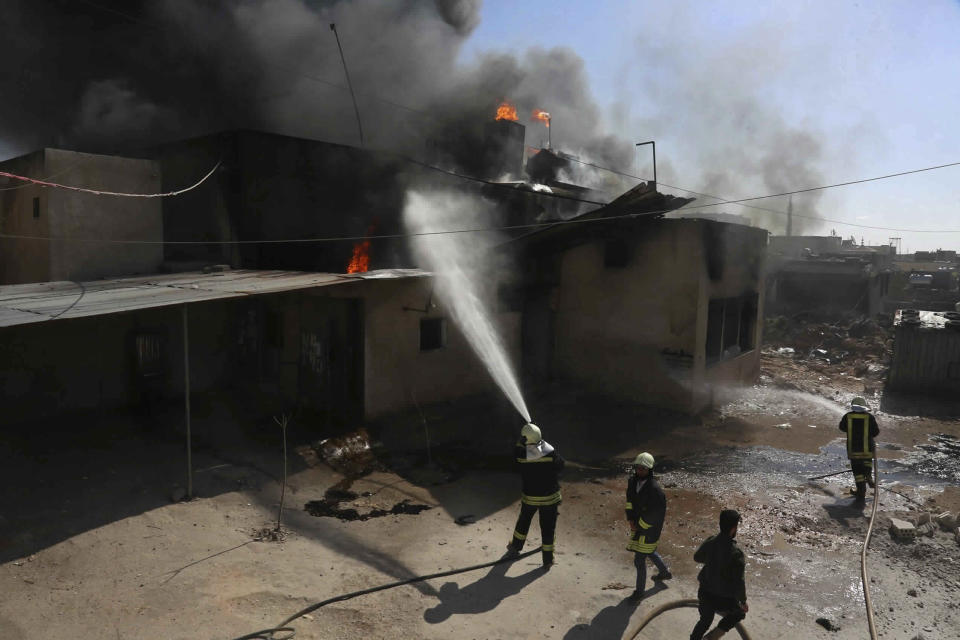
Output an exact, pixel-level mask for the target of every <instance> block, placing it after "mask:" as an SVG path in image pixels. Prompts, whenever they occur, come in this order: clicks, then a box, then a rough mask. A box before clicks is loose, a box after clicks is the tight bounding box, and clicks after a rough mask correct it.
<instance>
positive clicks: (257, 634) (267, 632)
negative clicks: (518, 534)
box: [233, 547, 540, 640]
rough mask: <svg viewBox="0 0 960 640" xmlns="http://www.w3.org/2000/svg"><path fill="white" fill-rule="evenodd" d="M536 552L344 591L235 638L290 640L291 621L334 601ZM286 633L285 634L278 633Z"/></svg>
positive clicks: (453, 573) (518, 557) (483, 567)
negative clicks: (279, 621)
mask: <svg viewBox="0 0 960 640" xmlns="http://www.w3.org/2000/svg"><path fill="white" fill-rule="evenodd" d="M535 553H540V547H537V548H536V549H531V550H530V551H526V552H524V553H521V554H520V555H516V556H504V557H502V558H499V559H497V560H494V561H492V562H485V563H483V564H475V565H473V566H471V567H463V568H461V569H450V570H449V571H440V572H439V573H431V574H429V575H425V576H415V577H413V578H408V579H406V580H399V581H397V582H390V583H388V584H382V585H380V586H378V587H370V588H369V589H362V590H360V591H353V592H351V593H344V594H341V595H339V596H334V597H332V598H327V599H326V600H321V601H320V602H317V603H316V604H312V605H310V606H309V607H307V608H306V609H301V610H300V611H297V612H296V613H295V614H293V615H292V616H290V617H288V618H287V619H286V620H284V621H283V622H281V623H280V624H278V625H277V626H275V627H271V628H269V629H261V630H260V631H254V632H253V633H248V634H247V635H245V636H240V637H237V638H234V639H233V640H290V638H293V637H294V636H295V635H296V631H295V630H294V628H293V627H291V626H288V625H289V624H290V623H291V622H293V621H294V620H296V619H297V618H302V617H303V616H305V615H307V614H308V613H311V612H313V611H316V610H317V609H319V608H320V607H325V606H326V605H328V604H333V603H334V602H343V601H344V600H351V599H353V598H356V597H358V596H363V595H366V594H368V593H375V592H377V591H385V590H387V589H393V588H394V587H402V586H403V585H406V584H413V583H414V582H423V581H424V580H433V579H434V578H443V577H445V576H452V575H455V574H458V573H466V572H468V571H476V570H477V569H485V568H486V567H492V566H494V565H498V564H501V563H504V562H515V561H517V560H519V559H521V558H526V557H527V556H532V555H533V554H535ZM277 634H285V635H277Z"/></svg>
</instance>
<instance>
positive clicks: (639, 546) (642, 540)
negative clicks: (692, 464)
mask: <svg viewBox="0 0 960 640" xmlns="http://www.w3.org/2000/svg"><path fill="white" fill-rule="evenodd" d="M633 466H634V471H633V475H632V476H630V480H628V481H627V507H626V510H627V522H629V523H630V529H631V530H632V531H633V533H632V534H631V535H630V544H628V545H627V550H628V551H633V564H634V566H636V567H637V586H636V589H635V590H634V592H633V593H632V594H630V600H631V601H633V602H634V603H637V602H640V600H642V599H643V593H644V591H645V590H646V587H647V558H650V560H651V561H652V562H653V564H654V566H655V567H656V568H657V571H658V573H657V575H655V576H653V579H654V580H668V579H670V578H672V577H673V574H671V573H670V569H668V568H667V565H666V564H664V562H663V558H661V557H660V554H659V553H657V544H658V543H659V541H660V532H661V531H663V520H664V518H665V517H666V515H667V498H666V496H665V495H664V494H663V489H661V488H660V483H659V482H657V479H656V478H654V477H653V456H652V455H650V454H649V453H647V452H646V451H645V452H643V453H641V454H640V455H638V456H637V458H636V459H635V460H634V461H633Z"/></svg>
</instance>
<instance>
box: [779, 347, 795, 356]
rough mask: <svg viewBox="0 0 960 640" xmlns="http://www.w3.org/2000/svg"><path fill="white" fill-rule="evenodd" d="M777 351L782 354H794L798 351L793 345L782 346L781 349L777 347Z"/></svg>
mask: <svg viewBox="0 0 960 640" xmlns="http://www.w3.org/2000/svg"><path fill="white" fill-rule="evenodd" d="M777 353H779V354H780V355H782V356H792V355H794V354H795V353H796V350H795V349H793V348H792V347H780V348H779V349H777Z"/></svg>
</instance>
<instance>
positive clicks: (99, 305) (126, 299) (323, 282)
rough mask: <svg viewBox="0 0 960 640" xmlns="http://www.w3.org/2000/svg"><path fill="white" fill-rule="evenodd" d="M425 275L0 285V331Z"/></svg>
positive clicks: (246, 274) (197, 276) (258, 274)
mask: <svg viewBox="0 0 960 640" xmlns="http://www.w3.org/2000/svg"><path fill="white" fill-rule="evenodd" d="M427 275H429V273H427V272H425V271H421V270H419V269H383V270H379V271H369V272H367V273H356V274H341V273H307V272H303V271H256V270H247V269H238V270H228V271H220V272H213V273H201V272H190V273H171V274H160V275H151V276H141V277H135V278H120V279H115V280H94V281H92V282H68V281H58V282H39V283H35V284H16V285H5V286H0V327H11V326H17V325H23V324H31V323H36V322H48V321H50V320H67V319H70V318H85V317H90V316H100V315H110V314H114V313H124V312H127V311H137V310H141V309H153V308H157V307H166V306H171V305H182V304H190V303H194V302H207V301H210V300H224V299H228V298H240V297H244V296H252V295H263V294H270V293H282V292H285V291H298V290H303V289H313V288H316V287H327V286H333V285H338V284H347V283H350V282H361V281H364V280H374V279H377V280H380V279H394V278H414V277H423V276H427Z"/></svg>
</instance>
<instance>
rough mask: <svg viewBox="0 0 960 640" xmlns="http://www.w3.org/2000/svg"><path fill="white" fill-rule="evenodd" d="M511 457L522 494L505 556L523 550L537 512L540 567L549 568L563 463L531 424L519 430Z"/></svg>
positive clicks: (537, 428)
mask: <svg viewBox="0 0 960 640" xmlns="http://www.w3.org/2000/svg"><path fill="white" fill-rule="evenodd" d="M514 458H515V459H516V461H517V465H518V467H519V469H520V477H521V481H522V487H523V488H522V493H521V494H520V502H521V504H520V516H519V517H518V518H517V526H516V527H515V528H514V530H513V539H512V540H511V541H510V544H508V545H507V555H509V556H515V555H517V554H519V553H520V550H521V549H523V543H524V542H526V540H527V532H528V531H529V530H530V522H531V521H532V520H533V514H534V513H535V512H537V511H539V512H540V539H541V540H542V543H543V544H542V547H541V551H542V552H543V566H544V567H547V568H550V566H551V565H553V550H554V546H553V538H554V534H555V532H556V528H557V508H558V507H559V506H560V499H561V498H560V482H559V477H560V472H561V471H563V463H564V460H563V458H562V457H561V456H560V454H559V453H558V452H557V450H556V449H555V448H554V447H553V446H552V445H551V444H550V443H548V442H547V441H546V440H544V439H543V437H542V435H541V433H540V428H539V427H537V425H535V424H533V423H529V424H526V425H524V427H523V429H521V430H520V441H519V442H518V443H517V446H516V447H515V448H514Z"/></svg>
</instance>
